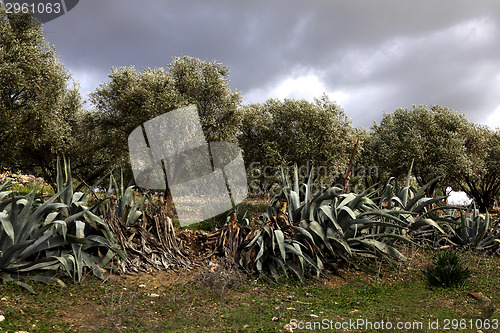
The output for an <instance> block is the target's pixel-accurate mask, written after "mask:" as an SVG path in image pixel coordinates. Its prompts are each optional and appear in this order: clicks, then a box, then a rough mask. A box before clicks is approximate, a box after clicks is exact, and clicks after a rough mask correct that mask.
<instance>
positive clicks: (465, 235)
mask: <svg viewBox="0 0 500 333" xmlns="http://www.w3.org/2000/svg"><path fill="white" fill-rule="evenodd" d="M458 212H459V216H458V217H457V219H456V220H455V221H453V220H451V221H449V222H451V223H452V224H451V225H449V224H448V225H447V226H449V229H450V230H451V233H452V237H450V238H449V239H447V241H448V242H450V243H451V244H452V245H461V246H465V247H468V248H470V249H473V250H480V251H482V250H484V251H495V250H496V249H498V248H499V247H500V223H496V225H492V222H491V218H490V215H489V213H488V212H486V214H480V212H479V210H478V209H477V208H476V203H475V202H474V201H473V202H471V204H470V205H469V207H468V208H467V210H462V209H460V210H458Z"/></svg>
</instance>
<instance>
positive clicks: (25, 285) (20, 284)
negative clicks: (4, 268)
mask: <svg viewBox="0 0 500 333" xmlns="http://www.w3.org/2000/svg"><path fill="white" fill-rule="evenodd" d="M15 283H16V284H17V285H18V286H20V287H23V288H24V289H26V290H27V291H28V292H29V293H30V294H32V295H36V292H35V290H33V288H32V287H31V286H30V285H29V284H27V283H25V282H22V281H19V280H16V281H15Z"/></svg>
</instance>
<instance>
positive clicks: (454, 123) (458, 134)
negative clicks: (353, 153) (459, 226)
mask: <svg viewBox="0 0 500 333" xmlns="http://www.w3.org/2000/svg"><path fill="white" fill-rule="evenodd" d="M492 135H493V134H492V132H491V131H490V130H488V129H487V128H485V127H483V126H479V125H477V124H474V123H471V122H470V121H469V120H467V118H466V117H465V116H464V115H461V114H458V113H456V112H454V111H453V110H451V109H449V108H446V107H441V106H438V105H434V106H431V107H427V106H423V105H420V106H413V108H412V109H408V108H405V109H403V108H401V109H397V110H396V111H395V112H393V113H390V114H385V115H384V117H383V119H382V121H381V122H380V124H375V125H374V126H373V127H372V131H371V137H370V140H369V144H368V145H369V147H366V149H367V150H369V151H370V154H371V158H372V160H373V162H374V163H375V164H377V165H378V166H379V170H383V171H384V172H385V175H386V176H389V175H390V176H395V177H404V176H405V175H406V174H407V173H408V170H409V169H410V166H411V164H412V163H413V168H412V172H413V174H414V175H415V179H416V181H417V182H418V184H419V185H420V186H423V185H424V184H426V183H427V182H429V181H430V180H432V179H434V178H436V177H438V176H443V179H442V180H441V182H440V184H441V186H442V187H443V189H444V188H446V187H447V186H451V187H452V188H454V189H460V190H463V191H465V192H466V193H467V194H468V195H469V196H471V197H473V198H474V199H475V200H476V202H477V203H478V204H479V205H480V207H481V209H483V210H484V209H486V207H487V206H488V204H486V203H485V202H484V200H485V196H487V197H489V196H490V194H489V191H490V190H488V189H489V186H486V187H484V188H483V187H481V186H479V184H483V185H484V184H485V181H486V182H487V178H488V177H490V176H489V174H491V172H492V171H488V165H494V164H492V163H487V162H486V161H487V160H488V158H489V157H488V156H490V155H492V154H493V150H492V147H493V146H494V145H492V142H493V141H492V140H493V139H492ZM493 137H494V136H493ZM495 188H496V187H495V186H493V188H492V189H495ZM434 190H435V188H431V189H429V192H430V193H429V194H432V192H433V191H434ZM489 200H490V199H488V201H489Z"/></svg>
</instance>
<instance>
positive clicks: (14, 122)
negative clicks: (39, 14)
mask: <svg viewBox="0 0 500 333" xmlns="http://www.w3.org/2000/svg"><path fill="white" fill-rule="evenodd" d="M69 82H70V75H69V74H68V73H67V71H66V70H65V68H64V66H63V65H62V64H61V63H60V62H59V60H58V58H57V56H56V54H55V51H54V49H53V48H51V47H50V46H49V45H48V43H47V42H46V40H45V38H44V36H43V31H42V27H41V24H40V22H39V21H37V20H36V19H34V18H33V17H32V15H30V14H22V13H19V14H7V13H6V11H5V8H3V7H1V6H0V90H1V94H0V115H1V118H2V121H1V122H0V142H2V145H1V146H0V155H1V156H2V159H0V167H3V168H9V169H14V170H16V169H17V170H23V171H33V170H34V169H35V168H36V167H38V168H39V167H41V168H42V171H43V172H44V173H45V177H48V178H49V179H48V180H49V181H50V180H51V179H53V178H54V176H53V173H52V170H53V166H54V158H55V156H56V155H57V154H62V153H65V152H66V151H67V150H68V148H69V145H70V144H71V142H72V140H73V138H72V134H71V130H72V128H71V124H70V122H71V121H73V119H74V117H75V114H76V113H77V111H78V110H79V108H80V106H81V103H80V95H79V93H78V88H77V87H72V88H68V83H69Z"/></svg>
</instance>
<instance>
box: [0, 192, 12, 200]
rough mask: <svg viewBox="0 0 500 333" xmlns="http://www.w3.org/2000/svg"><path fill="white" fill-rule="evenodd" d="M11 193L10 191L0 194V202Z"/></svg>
mask: <svg viewBox="0 0 500 333" xmlns="http://www.w3.org/2000/svg"><path fill="white" fill-rule="evenodd" d="M11 193H12V191H3V192H0V201H2V200H3V199H4V198H5V197H7V196H9V195H10V194H11Z"/></svg>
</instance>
